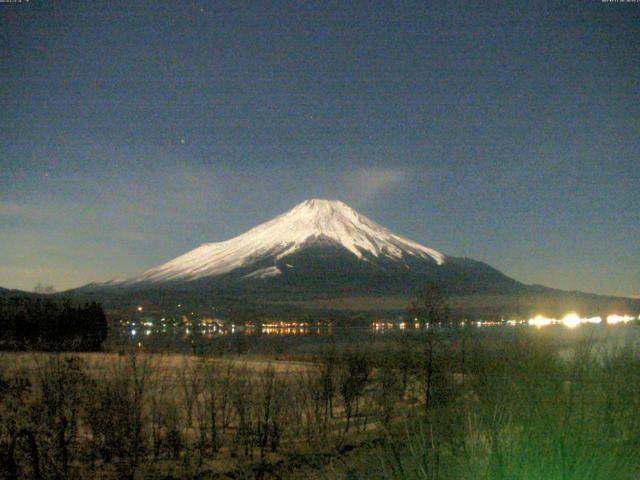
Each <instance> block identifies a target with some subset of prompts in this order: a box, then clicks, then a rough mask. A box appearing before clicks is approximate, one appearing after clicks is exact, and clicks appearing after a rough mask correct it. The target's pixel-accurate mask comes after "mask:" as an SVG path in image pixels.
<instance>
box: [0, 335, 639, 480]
mask: <svg viewBox="0 0 640 480" xmlns="http://www.w3.org/2000/svg"><path fill="white" fill-rule="evenodd" d="M565 347H566V345H565ZM1 365H2V371H1V372H0V478H86V477H90V476H91V477H97V478H299V477H300V476H307V477H309V478H393V479H401V478H402V479H404V478H416V479H483V478H484V479H512V478H523V479H545V480H547V479H556V478H557V479H599V478H606V479H607V480H611V479H618V478H620V479H627V478H638V475H639V474H640V455H639V454H640V416H638V415H637V412H638V408H639V407H640V398H639V397H638V395H637V394H638V391H640V368H639V367H640V359H639V357H638V351H637V350H636V349H635V347H634V346H632V345H625V346H620V347H618V348H612V347H611V346H608V347H607V348H606V349H604V348H601V347H600V346H599V345H597V344H595V343H594V342H591V341H589V340H581V341H579V342H576V343H574V344H572V345H571V346H570V348H568V349H567V348H564V349H563V350H562V351H560V350H559V349H558V348H557V346H556V345H554V344H553V342H550V341H549V338H543V337H542V336H541V334H540V333H539V332H531V331H526V332H525V331H514V332H511V333H508V334H502V335H498V336H495V337H490V336H486V335H485V336H479V335H477V334H475V333H474V332H473V331H472V330H465V329H460V330H457V331H456V332H455V333H453V334H452V333H447V334H445V333H434V332H430V333H428V334H426V335H407V336H401V337H398V338H397V341H395V342H393V343H386V344H384V345H383V346H380V345H376V344H374V345H371V346H368V347H367V348H366V349H365V348H363V347H362V346H341V347H339V348H325V349H324V350H323V351H322V352H321V353H320V354H319V355H317V356H316V357H315V358H314V359H313V362H304V363H303V362H274V361H271V360H270V359H269V358H263V359H258V360H257V359H253V360H246V359H243V358H240V357H216V358H213V357H187V356H177V355H173V356H167V355H147V354H144V353H141V352H137V351H135V350H134V351H131V352H129V353H126V354H121V355H118V354H28V353H23V354H15V353H6V354H4V355H3V357H2V359H1Z"/></svg>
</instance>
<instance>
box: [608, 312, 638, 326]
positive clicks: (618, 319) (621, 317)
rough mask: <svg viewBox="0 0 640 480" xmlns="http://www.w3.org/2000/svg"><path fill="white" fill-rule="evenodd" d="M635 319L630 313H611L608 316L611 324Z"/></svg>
mask: <svg viewBox="0 0 640 480" xmlns="http://www.w3.org/2000/svg"><path fill="white" fill-rule="evenodd" d="M631 320H633V317H632V316H630V315H616V314H613V315H609V316H608V317H607V323H608V324H609V325H615V324H616V323H627V322H630V321H631Z"/></svg>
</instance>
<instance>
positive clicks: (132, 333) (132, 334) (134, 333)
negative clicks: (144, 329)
mask: <svg viewBox="0 0 640 480" xmlns="http://www.w3.org/2000/svg"><path fill="white" fill-rule="evenodd" d="M131 336H132V337H135V336H136V331H135V329H133V330H131Z"/></svg>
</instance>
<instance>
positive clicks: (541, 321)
mask: <svg viewBox="0 0 640 480" xmlns="http://www.w3.org/2000/svg"><path fill="white" fill-rule="evenodd" d="M556 322H557V320H556V319H555V318H547V317H545V316H543V315H536V316H535V317H534V318H530V319H529V325H533V326H534V327H546V326H547V325H551V324H552V323H556Z"/></svg>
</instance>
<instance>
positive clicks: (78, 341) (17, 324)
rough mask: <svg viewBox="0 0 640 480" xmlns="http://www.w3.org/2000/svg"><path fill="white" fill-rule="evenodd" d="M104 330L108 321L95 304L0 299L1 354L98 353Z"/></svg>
mask: <svg viewBox="0 0 640 480" xmlns="http://www.w3.org/2000/svg"><path fill="white" fill-rule="evenodd" d="M107 330H108V326H107V318H106V316H105V314H104V311H103V309H102V307H101V306H100V305H99V304H97V303H95V302H92V303H86V304H84V305H73V304H72V303H71V302H70V301H68V300H65V301H57V302H56V301H53V300H51V299H49V298H42V297H8V298H2V297H0V349H2V350H25V349H38V350H99V349H100V348H101V345H102V342H104V340H105V339H106V337H107Z"/></svg>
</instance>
